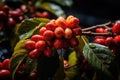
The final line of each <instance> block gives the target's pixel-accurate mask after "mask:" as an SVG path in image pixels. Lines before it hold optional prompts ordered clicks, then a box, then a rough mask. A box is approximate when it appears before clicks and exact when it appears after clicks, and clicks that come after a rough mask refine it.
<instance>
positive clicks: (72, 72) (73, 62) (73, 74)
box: [64, 51, 79, 80]
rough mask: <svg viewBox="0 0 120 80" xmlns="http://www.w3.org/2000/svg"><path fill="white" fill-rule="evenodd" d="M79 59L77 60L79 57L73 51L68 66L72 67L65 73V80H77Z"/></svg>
mask: <svg viewBox="0 0 120 80" xmlns="http://www.w3.org/2000/svg"><path fill="white" fill-rule="evenodd" d="M77 62H78V59H77V55H76V52H75V51H73V52H72V53H70V55H69V57H68V64H69V66H70V67H68V68H67V69H66V71H65V74H66V76H65V79H64V80H76V79H77V77H78V71H79V70H78V63H77Z"/></svg>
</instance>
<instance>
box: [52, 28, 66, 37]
mask: <svg viewBox="0 0 120 80" xmlns="http://www.w3.org/2000/svg"><path fill="white" fill-rule="evenodd" d="M54 33H55V36H56V37H57V38H62V37H63V36H64V34H65V31H64V29H63V28H62V27H57V28H55V31H54Z"/></svg>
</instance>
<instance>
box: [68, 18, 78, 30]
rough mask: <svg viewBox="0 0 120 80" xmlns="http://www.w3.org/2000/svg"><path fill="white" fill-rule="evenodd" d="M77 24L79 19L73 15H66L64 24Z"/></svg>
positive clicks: (72, 26) (74, 25)
mask: <svg viewBox="0 0 120 80" xmlns="http://www.w3.org/2000/svg"><path fill="white" fill-rule="evenodd" d="M78 24H79V19H78V18H76V17H74V16H68V17H67V19H66V25H67V27H69V28H75V27H76V26H78Z"/></svg>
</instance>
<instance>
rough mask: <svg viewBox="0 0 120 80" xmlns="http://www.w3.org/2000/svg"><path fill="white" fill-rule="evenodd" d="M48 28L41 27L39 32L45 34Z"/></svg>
mask: <svg viewBox="0 0 120 80" xmlns="http://www.w3.org/2000/svg"><path fill="white" fill-rule="evenodd" d="M46 30H47V29H46V27H41V28H40V30H39V34H40V35H43V34H44V32H45V31H46Z"/></svg>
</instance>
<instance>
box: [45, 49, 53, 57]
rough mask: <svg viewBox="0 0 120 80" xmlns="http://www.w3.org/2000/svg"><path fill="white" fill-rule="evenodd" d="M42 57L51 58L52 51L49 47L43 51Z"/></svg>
mask: <svg viewBox="0 0 120 80" xmlns="http://www.w3.org/2000/svg"><path fill="white" fill-rule="evenodd" d="M44 55H45V56H46V57H51V56H52V55H53V52H52V49H51V48H50V47H46V49H45V50H44Z"/></svg>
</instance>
